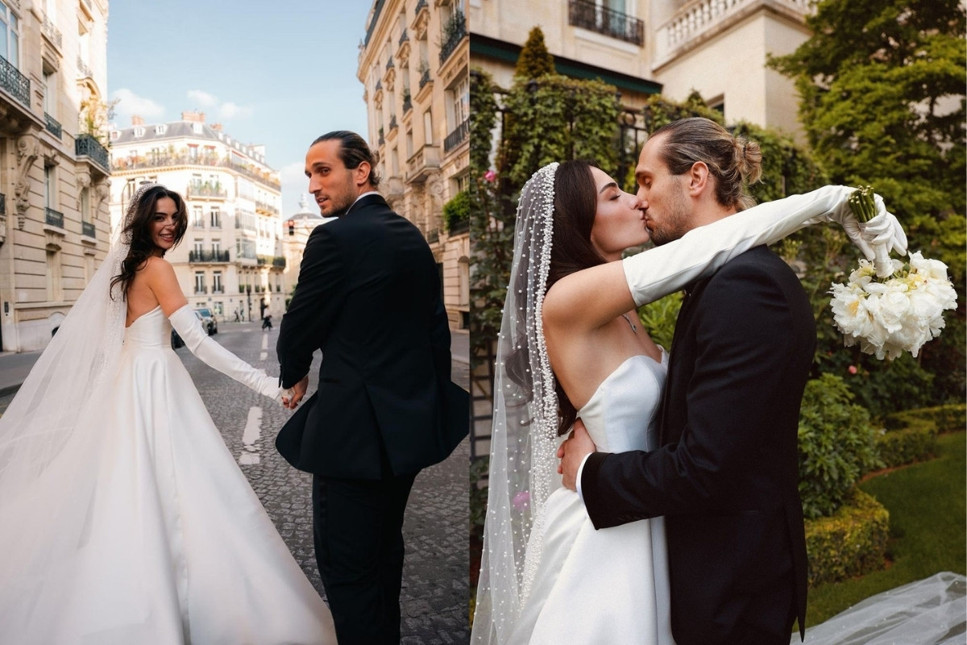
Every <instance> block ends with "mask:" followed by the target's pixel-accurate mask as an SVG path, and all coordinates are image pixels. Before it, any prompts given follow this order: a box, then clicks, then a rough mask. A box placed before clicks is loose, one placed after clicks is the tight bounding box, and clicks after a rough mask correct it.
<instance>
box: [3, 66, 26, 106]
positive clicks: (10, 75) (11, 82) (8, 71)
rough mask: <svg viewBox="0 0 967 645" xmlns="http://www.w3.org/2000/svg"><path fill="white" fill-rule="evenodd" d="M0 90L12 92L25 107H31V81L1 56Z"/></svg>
mask: <svg viewBox="0 0 967 645" xmlns="http://www.w3.org/2000/svg"><path fill="white" fill-rule="evenodd" d="M0 88H2V89H4V90H6V91H7V92H10V93H11V94H12V95H13V96H14V98H16V99H17V100H18V101H20V102H21V103H23V104H24V106H26V107H28V108H29V107H30V79H28V78H27V77H26V76H24V75H23V74H21V73H20V70H19V69H17V68H16V67H14V66H13V65H12V64H11V63H10V61H8V60H7V59H6V58H4V57H2V56H0Z"/></svg>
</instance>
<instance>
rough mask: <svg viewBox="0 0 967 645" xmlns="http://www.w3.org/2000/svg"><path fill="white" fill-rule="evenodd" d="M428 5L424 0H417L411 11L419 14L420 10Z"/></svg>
mask: <svg viewBox="0 0 967 645" xmlns="http://www.w3.org/2000/svg"><path fill="white" fill-rule="evenodd" d="M428 6H429V5H427V3H426V0H420V1H419V2H417V3H416V7H415V8H414V9H413V13H415V14H416V15H419V14H420V11H422V10H423V9H427V8H428Z"/></svg>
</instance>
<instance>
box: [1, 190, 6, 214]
mask: <svg viewBox="0 0 967 645" xmlns="http://www.w3.org/2000/svg"><path fill="white" fill-rule="evenodd" d="M6 214H7V196H6V195H4V194H3V193H0V215H6Z"/></svg>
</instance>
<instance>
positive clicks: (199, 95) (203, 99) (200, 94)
mask: <svg viewBox="0 0 967 645" xmlns="http://www.w3.org/2000/svg"><path fill="white" fill-rule="evenodd" d="M188 100H189V101H191V102H193V103H195V104H197V105H198V107H202V108H210V107H213V106H215V105H218V98H216V97H215V96H213V95H211V94H209V93H208V92H205V91H203V90H188Z"/></svg>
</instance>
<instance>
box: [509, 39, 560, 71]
mask: <svg viewBox="0 0 967 645" xmlns="http://www.w3.org/2000/svg"><path fill="white" fill-rule="evenodd" d="M553 73H554V57H553V56H551V53H550V52H549V51H547V45H545V44H544V32H543V31H541V28H540V27H534V28H533V29H531V30H530V33H529V34H528V35H527V42H526V43H524V47H523V48H522V49H521V50H520V55H519V56H518V57H517V65H516V66H515V67H514V76H516V77H519V78H523V79H524V80H529V79H532V78H539V77H541V76H544V75H545V74H553Z"/></svg>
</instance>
